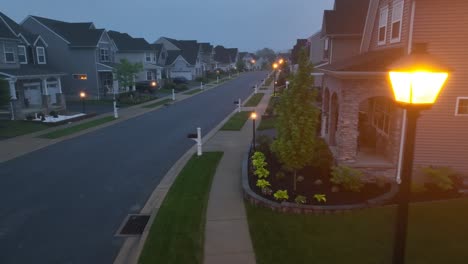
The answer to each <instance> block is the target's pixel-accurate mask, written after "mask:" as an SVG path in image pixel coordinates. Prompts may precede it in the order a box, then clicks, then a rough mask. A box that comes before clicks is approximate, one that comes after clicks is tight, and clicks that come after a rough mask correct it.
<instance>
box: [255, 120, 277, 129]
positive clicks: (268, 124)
mask: <svg viewBox="0 0 468 264" xmlns="http://www.w3.org/2000/svg"><path fill="white" fill-rule="evenodd" d="M275 124H276V118H275V117H272V118H268V119H262V120H261V121H260V125H258V127H257V130H259V131H261V130H267V129H273V128H275Z"/></svg>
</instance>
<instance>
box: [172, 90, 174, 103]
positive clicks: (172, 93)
mask: <svg viewBox="0 0 468 264" xmlns="http://www.w3.org/2000/svg"><path fill="white" fill-rule="evenodd" d="M172 101H175V90H174V89H172Z"/></svg>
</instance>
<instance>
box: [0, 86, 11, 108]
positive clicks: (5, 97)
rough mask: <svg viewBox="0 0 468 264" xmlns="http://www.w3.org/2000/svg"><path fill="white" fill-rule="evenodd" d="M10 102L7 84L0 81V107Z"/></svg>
mask: <svg viewBox="0 0 468 264" xmlns="http://www.w3.org/2000/svg"><path fill="white" fill-rule="evenodd" d="M9 102H10V91H9V90H8V82H7V81H5V80H2V79H0V107H1V106H4V105H7V104H8V103H9Z"/></svg>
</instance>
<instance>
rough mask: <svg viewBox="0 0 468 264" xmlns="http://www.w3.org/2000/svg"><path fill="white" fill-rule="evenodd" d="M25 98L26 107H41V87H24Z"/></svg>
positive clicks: (34, 85)
mask: <svg viewBox="0 0 468 264" xmlns="http://www.w3.org/2000/svg"><path fill="white" fill-rule="evenodd" d="M24 98H25V105H26V106H30V105H31V106H41V105H42V96H41V86H40V84H39V83H37V84H25V85H24Z"/></svg>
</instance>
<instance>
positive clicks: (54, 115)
mask: <svg viewBox="0 0 468 264" xmlns="http://www.w3.org/2000/svg"><path fill="white" fill-rule="evenodd" d="M49 115H50V116H53V117H54V118H57V117H58V113H57V112H56V111H50V113H49Z"/></svg>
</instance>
